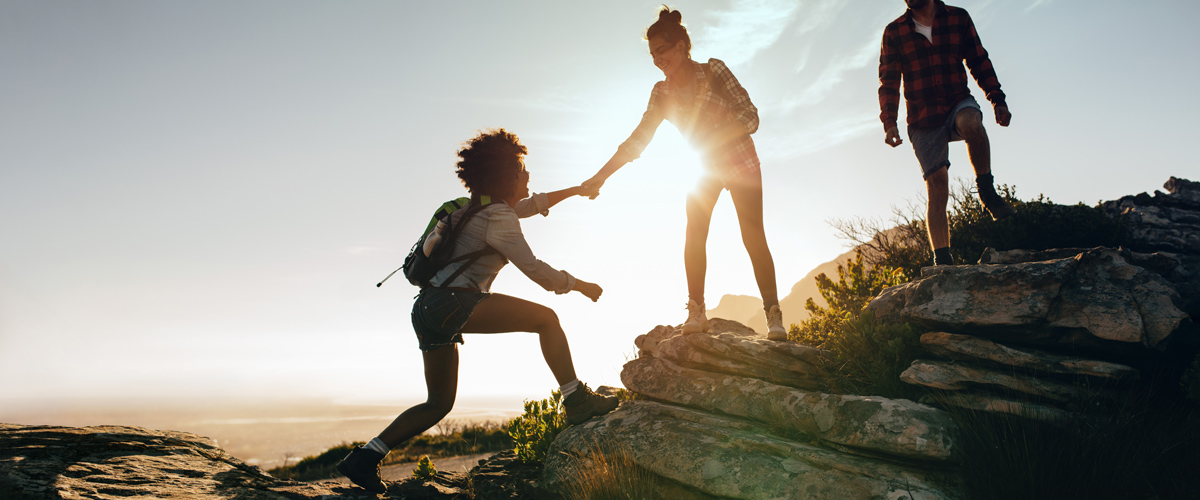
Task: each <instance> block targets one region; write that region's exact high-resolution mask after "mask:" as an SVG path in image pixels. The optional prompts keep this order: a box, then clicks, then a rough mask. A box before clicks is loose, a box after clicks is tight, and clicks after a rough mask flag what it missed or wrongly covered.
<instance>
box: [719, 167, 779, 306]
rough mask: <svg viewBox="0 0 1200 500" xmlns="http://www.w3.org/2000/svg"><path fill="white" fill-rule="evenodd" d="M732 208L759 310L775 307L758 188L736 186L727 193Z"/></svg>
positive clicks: (771, 262) (775, 293) (776, 293)
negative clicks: (759, 301)
mask: <svg viewBox="0 0 1200 500" xmlns="http://www.w3.org/2000/svg"><path fill="white" fill-rule="evenodd" d="M729 195H730V197H731V198H733V206H734V208H735V209H737V214H738V225H739V226H741V229H742V244H743V245H745V246H746V253H748V254H750V263H751V265H753V266H754V279H755V280H756V281H757V282H758V292H759V293H761V294H762V299H763V306H764V307H766V308H770V307H771V306H773V305H778V304H779V291H778V290H776V287H775V260H774V259H773V258H771V249H770V248H768V247H767V233H766V231H765V230H764V229H763V199H762V185H758V186H736V187H732V188H730V190H729Z"/></svg>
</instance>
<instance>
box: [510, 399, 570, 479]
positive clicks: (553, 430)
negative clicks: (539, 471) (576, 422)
mask: <svg viewBox="0 0 1200 500" xmlns="http://www.w3.org/2000/svg"><path fill="white" fill-rule="evenodd" d="M566 428H567V417H566V413H564V412H563V408H562V394H561V393H559V392H558V391H554V392H552V393H550V398H549V399H543V400H541V401H526V402H525V413H524V414H523V415H521V416H519V417H517V418H514V419H512V421H510V422H509V423H508V425H507V426H506V429H507V430H508V435H509V436H511V437H512V439H513V451H514V452H516V454H517V458H518V459H520V460H521V461H522V462H524V463H527V464H529V463H540V462H541V461H542V460H545V458H546V453H547V452H548V451H549V450H550V443H553V442H554V438H555V437H556V436H558V433H559V432H562V431H563V429H566Z"/></svg>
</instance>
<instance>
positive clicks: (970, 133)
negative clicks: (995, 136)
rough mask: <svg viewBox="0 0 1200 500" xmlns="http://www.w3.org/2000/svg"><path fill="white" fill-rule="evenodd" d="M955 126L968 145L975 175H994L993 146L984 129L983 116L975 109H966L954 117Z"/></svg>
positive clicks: (968, 154) (968, 152)
mask: <svg viewBox="0 0 1200 500" xmlns="http://www.w3.org/2000/svg"><path fill="white" fill-rule="evenodd" d="M954 125H955V127H957V129H958V135H960V136H962V138H963V140H964V141H966V143H967V156H969V157H970V158H971V167H973V168H974V169H975V175H976V176H980V175H987V174H990V173H992V146H991V142H989V141H988V136H987V130H985V129H984V128H983V114H982V113H980V112H979V110H977V109H974V108H968V109H964V110H962V111H959V112H958V115H957V116H955V117H954Z"/></svg>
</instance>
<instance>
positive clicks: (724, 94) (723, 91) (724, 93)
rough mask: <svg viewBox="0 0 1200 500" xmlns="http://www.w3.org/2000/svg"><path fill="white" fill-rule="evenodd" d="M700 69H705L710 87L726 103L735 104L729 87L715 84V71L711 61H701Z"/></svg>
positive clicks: (705, 75)
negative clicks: (710, 63)
mask: <svg viewBox="0 0 1200 500" xmlns="http://www.w3.org/2000/svg"><path fill="white" fill-rule="evenodd" d="M700 69H702V70H704V81H706V82H708V88H710V89H712V91H713V92H715V93H716V94H717V96H718V97H720V98H721V99H724V100H725V103H726V105H729V106H732V105H733V98H732V96H730V95H729V89H727V88H725V86H724V85H716V86H714V85H713V71H712V67H711V66H710V65H709V63H700Z"/></svg>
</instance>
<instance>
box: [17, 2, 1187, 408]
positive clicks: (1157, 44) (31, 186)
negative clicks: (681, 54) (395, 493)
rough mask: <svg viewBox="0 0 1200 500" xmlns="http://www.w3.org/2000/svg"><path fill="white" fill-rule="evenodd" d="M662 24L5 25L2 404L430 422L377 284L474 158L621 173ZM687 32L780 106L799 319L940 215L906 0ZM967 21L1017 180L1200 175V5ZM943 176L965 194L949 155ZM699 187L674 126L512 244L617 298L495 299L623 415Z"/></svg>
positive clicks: (780, 252) (77, 10) (204, 13)
mask: <svg viewBox="0 0 1200 500" xmlns="http://www.w3.org/2000/svg"><path fill="white" fill-rule="evenodd" d="M657 5H658V3H656V2H652V1H634V0H606V1H603V2H549V1H542V2H534V1H519V2H485V1H449V2H421V3H417V2H366V1H354V2H318V1H286V2H284V1H254V2H245V1H205V2H178V1H150V0H145V1H96V2H77V1H56V0H48V1H43V0H39V1H10V0H0V238H3V239H2V243H0V380H3V381H4V383H3V384H0V405H4V404H6V403H5V401H9V402H10V403H11V402H16V401H25V400H28V399H30V398H35V399H40V400H43V401H64V400H72V399H79V398H147V397H149V398H157V397H168V396H177V397H195V398H209V399H211V398H214V397H215V398H231V399H232V398H251V399H253V398H268V397H293V396H305V397H329V398H335V399H341V400H355V401H373V400H397V401H408V400H411V401H416V400H420V399H423V398H424V382H423V378H422V371H421V357H420V354H419V351H418V350H417V348H416V340H415V338H414V336H413V334H412V328H411V325H410V322H409V310H410V307H411V303H412V298H413V296H414V295H415V294H416V292H417V290H416V288H414V287H412V286H410V285H409V284H407V283H406V282H404V281H403V280H401V279H393V280H392V281H389V282H388V283H387V284H386V285H384V286H383V287H382V288H376V287H375V283H376V282H378V281H379V280H380V279H381V278H382V277H383V276H384V275H386V274H387V273H388V272H390V271H391V270H393V269H395V268H396V267H397V266H399V264H400V263H401V261H402V260H403V257H404V255H405V253H406V252H407V251H408V249H409V247H410V246H411V245H412V243H413V241H414V240H415V239H416V237H417V236H418V233H419V231H420V230H421V229H422V228H423V227H424V226H425V224H426V223H427V221H428V217H429V215H430V213H431V211H432V210H433V209H434V208H435V207H436V206H437V205H438V204H440V203H441V202H443V201H445V200H447V199H451V198H454V197H458V196H461V195H463V194H464V193H465V190H464V189H463V188H462V186H461V184H459V182H458V180H457V178H456V177H455V176H454V173H453V162H454V160H455V156H454V153H455V151H456V150H457V148H458V147H459V145H460V144H461V143H462V141H464V140H466V139H468V138H470V137H471V136H472V135H473V134H474V133H476V131H477V130H479V129H484V128H489V127H505V128H507V129H509V130H511V131H514V132H516V133H517V134H519V135H520V136H521V138H522V140H523V141H524V143H525V144H526V145H527V146H528V147H529V151H530V153H529V156H528V157H527V160H526V163H527V165H528V167H529V170H530V171H531V173H532V180H531V188H532V189H533V190H535V191H548V190H554V189H560V188H564V187H568V186H571V185H575V184H578V183H579V182H582V181H583V180H585V179H587V178H588V177H590V176H591V175H592V174H593V173H594V172H595V171H596V170H597V169H599V168H600V166H601V165H602V164H603V163H604V162H605V161H606V160H607V159H608V157H609V156H610V155H611V154H612V153H613V151H614V150H615V148H616V146H617V145H618V144H619V143H620V142H621V141H622V140H624V138H625V137H626V136H627V135H628V134H629V133H630V132H631V131H632V129H633V127H634V126H635V125H636V124H637V122H638V119H639V118H640V116H641V113H642V111H643V110H644V109H645V105H646V101H647V99H648V97H649V94H650V89H651V87H652V85H653V84H654V82H656V81H658V80H660V79H662V74H661V73H660V72H659V71H658V70H657V69H656V68H655V67H654V66H653V65H652V63H651V60H650V57H649V55H648V53H647V48H646V43H645V42H644V41H643V40H642V38H641V37H642V33H643V31H644V29H645V28H646V26H648V25H649V24H650V23H651V22H652V21H653V20H654V19H655V16H656V8H657ZM671 5H672V6H673V7H676V8H678V9H680V10H681V11H682V13H683V18H684V21H685V23H686V24H687V26H688V28H689V29H690V30H691V33H692V37H693V45H694V48H693V51H692V55H693V58H695V59H696V60H700V61H703V60H707V58H709V57H716V58H719V59H722V60H724V61H725V62H726V63H727V64H728V65H729V67H730V68H731V69H732V70H733V71H734V72H735V74H736V75H737V77H738V78H739V79H740V80H741V82H742V84H743V86H744V87H745V88H746V89H747V90H748V91H749V93H750V96H751V98H752V99H753V101H754V103H755V104H756V105H757V106H758V108H759V112H760V116H761V120H762V124H761V127H760V129H759V131H758V133H757V134H756V135H755V136H754V138H755V141H756V144H757V145H758V148H759V152H760V155H761V158H762V162H763V176H764V183H765V187H764V191H765V194H764V197H765V200H766V230H767V237H768V240H769V242H770V245H771V249H772V251H773V253H774V255H775V261H776V266H777V275H778V280H779V290H780V295H781V296H782V295H786V294H787V292H788V291H789V290H790V289H791V287H792V285H793V284H794V283H795V282H796V281H797V280H799V279H800V278H801V277H803V276H804V275H805V274H806V273H807V272H808V271H809V270H810V269H812V268H813V267H815V266H816V265H818V264H820V263H822V262H825V261H828V260H830V259H832V258H833V257H835V256H836V255H838V254H840V253H842V252H844V251H845V246H844V242H842V241H840V240H838V239H837V238H836V234H835V231H834V230H832V229H831V228H830V226H829V224H828V222H829V221H831V220H833V219H837V218H849V217H859V216H861V217H881V218H886V217H887V216H888V215H889V214H890V213H891V212H892V208H893V207H894V206H903V205H905V204H906V203H908V202H909V201H911V200H915V199H916V198H917V196H918V195H919V194H920V193H921V192H922V191H923V189H924V185H923V183H922V181H921V178H920V173H919V167H918V166H917V163H916V160H915V158H914V157H913V154H912V150H911V148H909V146H908V144H907V142H906V144H905V145H903V146H901V147H900V148H897V149H892V148H889V147H887V146H886V145H884V144H883V130H882V127H881V126H880V123H879V121H878V118H877V116H878V113H879V109H878V104H877V100H876V89H877V86H878V81H877V75H876V68H877V63H878V53H879V40H880V37H881V34H882V31H883V27H884V26H885V25H886V24H887V23H888V22H889V21H891V20H892V19H894V18H896V17H897V16H899V15H900V14H901V13H903V11H904V3H903V1H902V0H852V1H848V0H816V1H810V0H804V1H795V0H782V1H775V0H721V1H679V2H674V3H672V4H671ZM956 5H959V6H962V7H964V8H966V9H967V10H968V11H969V12H970V13H971V14H972V16H973V17H974V19H975V22H976V26H977V27H978V29H979V32H980V35H981V38H982V40H983V43H984V45H985V47H986V48H987V49H988V50H989V51H990V52H991V56H992V61H993V62H994V64H995V66H996V70H997V74H998V76H999V80H1000V82H1001V84H1002V85H1003V89H1004V90H1005V91H1006V93H1007V94H1008V101H1009V105H1010V109H1011V110H1012V113H1013V121H1012V126H1011V127H1009V128H1007V129H1002V128H1000V127H998V126H995V125H994V123H993V124H992V125H991V126H989V127H988V132H989V134H990V137H991V141H992V146H993V164H994V170H995V174H996V178H997V181H998V182H1001V183H1007V184H1010V185H1015V186H1016V187H1017V194H1018V196H1020V197H1022V198H1028V197H1032V196H1036V195H1037V194H1039V193H1044V194H1045V195H1047V196H1048V197H1050V198H1051V199H1052V200H1054V201H1056V202H1059V203H1077V202H1084V203H1087V204H1095V203H1096V202H1097V201H1100V200H1108V199H1115V198H1118V197H1120V196H1122V195H1125V194H1133V193H1137V192H1141V191H1153V190H1154V189H1156V188H1160V187H1161V185H1162V183H1163V182H1164V181H1166V180H1167V178H1168V177H1170V176H1172V175H1175V176H1182V177H1191V178H1193V179H1197V178H1200V169H1197V168H1196V165H1197V162H1196V161H1195V159H1194V156H1195V154H1194V148H1195V145H1194V144H1195V140H1196V137H1197V136H1198V132H1200V126H1198V125H1197V122H1198V121H1197V119H1196V117H1197V116H1198V115H1200V104H1198V101H1197V99H1196V98H1195V90H1194V88H1193V87H1194V85H1195V82H1197V81H1200V68H1198V66H1200V56H1198V55H1197V54H1198V53H1197V48H1200V30H1198V29H1196V23H1197V22H1198V21H1200V2H1195V1H1162V0H1160V1H1144V2H1130V1H1110V0H1090V1H1086V2H1085V1H1081V0H1076V1H1067V0H1003V1H1002V0H962V1H960V2H958V3H956ZM972 91H973V93H974V94H975V95H976V97H977V98H979V99H980V100H981V101H982V93H981V92H980V91H979V90H978V88H977V87H975V86H974V85H972ZM989 115H990V113H989ZM902 116H903V115H902ZM989 123H992V122H990V121H989ZM951 161H952V162H953V164H954V166H953V167H952V168H951V170H950V173H951V174H952V176H967V175H968V173H969V171H970V168H969V164H968V162H967V160H966V154H965V149H964V148H963V147H962V146H961V145H955V146H953V147H952V153H951ZM698 170H699V167H698V165H697V164H696V159H695V156H694V154H692V153H691V152H690V151H689V150H688V149H687V146H686V145H685V143H684V141H683V140H682V139H681V138H680V136H679V133H678V132H677V131H676V130H675V129H674V127H673V126H672V125H670V124H666V123H664V125H663V126H662V127H661V128H660V129H659V132H658V135H657V137H656V139H655V141H654V143H653V144H652V145H651V146H650V147H649V148H648V149H647V151H646V153H645V154H644V155H643V158H642V159H640V160H638V161H636V162H634V163H632V164H630V165H628V166H626V167H625V168H624V169H622V170H621V171H620V172H618V173H617V174H616V175H615V176H614V177H613V178H612V179H611V180H610V181H609V182H608V183H607V185H605V187H604V190H603V192H602V194H601V196H600V197H599V198H598V199H596V200H594V201H589V200H586V199H583V198H572V199H569V200H566V201H564V202H563V203H562V204H561V205H559V206H558V207H555V208H554V209H553V210H552V211H551V214H550V217H547V218H542V217H540V216H537V217H534V218H531V219H526V220H525V221H524V230H525V234H526V236H527V238H528V240H529V242H530V245H531V246H532V248H533V250H534V252H535V254H537V255H538V256H539V257H540V258H541V259H542V260H544V261H546V262H547V263H549V264H551V265H552V266H555V267H556V268H560V269H565V270H568V271H570V272H571V273H572V274H574V275H576V276H578V277H580V278H582V279H585V280H589V281H594V282H597V283H599V284H600V285H601V286H603V287H604V289H605V292H604V296H603V297H602V298H601V300H600V301H599V302H598V303H592V302H591V301H589V300H587V299H586V298H585V297H583V296H582V295H580V294H577V293H573V294H569V295H565V296H555V295H554V294H552V293H548V292H545V291H543V290H542V289H541V288H540V287H538V286H537V285H535V284H534V283H532V282H531V281H529V280H528V279H526V278H525V277H524V276H523V275H522V274H521V273H520V272H519V271H517V270H516V269H513V268H512V267H511V266H510V267H509V268H506V269H505V270H504V271H503V272H501V274H500V277H499V278H498V279H497V280H496V283H495V286H494V289H493V291H495V292H499V293H506V294H510V295H515V296H518V297H522V298H526V299H529V300H533V301H536V302H539V303H542V304H545V305H547V306H549V307H551V308H553V309H554V310H556V311H557V312H558V314H559V316H560V318H561V319H562V323H563V325H564V327H565V329H566V331H567V334H568V337H569V339H570V342H571V345H572V348H573V350H574V352H575V359H576V366H577V368H578V371H579V374H580V377H581V378H582V379H583V380H584V381H585V382H589V383H590V384H591V385H592V386H596V385H601V384H610V385H615V384H619V382H620V379H619V371H620V367H621V365H622V364H623V363H624V362H625V361H626V360H627V359H628V358H630V357H631V356H633V354H634V352H635V351H636V348H635V347H634V345H633V340H634V337H635V336H637V335H638V334H641V333H645V332H646V331H648V330H650V329H651V328H652V327H654V326H655V325H657V324H667V323H674V324H677V323H680V322H682V321H683V319H684V318H685V316H686V311H685V310H684V305H685V303H686V300H687V296H686V286H685V281H684V273H683V263H682V253H683V252H682V249H683V230H684V210H683V208H684V198H685V196H686V193H687V190H688V189H689V188H690V187H691V185H692V182H693V181H694V180H695V177H696V173H697V172H698ZM725 294H745V295H758V290H757V287H756V285H755V282H754V280H753V275H752V272H751V268H750V263H749V259H748V258H747V257H746V253H745V250H744V248H743V247H742V245H741V241H740V237H739V235H738V232H737V222H736V215H735V214H734V211H733V206H732V204H731V203H730V202H729V198H728V195H724V196H723V198H722V200H721V202H720V203H719V204H718V206H717V209H716V214H715V216H714V219H713V222H712V231H711V236H710V241H709V271H708V289H707V297H706V298H707V301H708V304H709V306H710V307H712V306H715V305H716V303H717V302H718V301H719V299H720V298H721V296H722V295H725ZM461 366H462V370H461V375H460V382H459V384H460V387H459V394H460V399H462V398H471V397H478V396H484V395H512V396H517V397H527V398H534V397H537V398H540V397H544V396H545V395H546V394H547V393H548V392H549V391H550V390H551V389H552V388H553V387H554V386H555V384H554V380H553V377H552V376H551V375H550V372H549V370H548V369H547V368H546V367H545V365H544V363H543V362H542V359H541V355H540V353H539V352H538V344H537V339H536V337H535V336H534V335H533V334H521V333H517V334H507V335H495V336H482V335H470V336H468V337H467V343H466V345H465V346H463V347H462V365H461Z"/></svg>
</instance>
